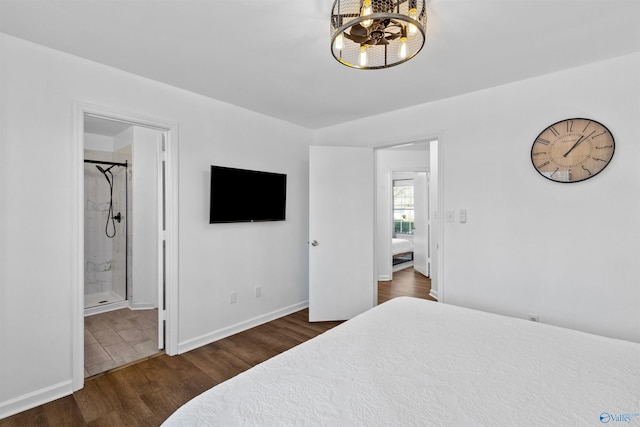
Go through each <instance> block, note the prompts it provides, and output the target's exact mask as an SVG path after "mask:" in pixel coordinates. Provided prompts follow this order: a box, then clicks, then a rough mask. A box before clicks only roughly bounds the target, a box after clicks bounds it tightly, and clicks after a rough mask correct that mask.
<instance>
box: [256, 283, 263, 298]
mask: <svg viewBox="0 0 640 427" xmlns="http://www.w3.org/2000/svg"><path fill="white" fill-rule="evenodd" d="M261 296H262V286H256V298H260V297H261Z"/></svg>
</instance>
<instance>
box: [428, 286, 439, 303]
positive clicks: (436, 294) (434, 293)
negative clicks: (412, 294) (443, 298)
mask: <svg viewBox="0 0 640 427" xmlns="http://www.w3.org/2000/svg"><path fill="white" fill-rule="evenodd" d="M429 296H430V297H433V298H434V299H435V300H436V301H440V300H439V299H438V291H434V290H433V289H431V290H430V291H429Z"/></svg>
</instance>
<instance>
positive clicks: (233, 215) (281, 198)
mask: <svg viewBox="0 0 640 427" xmlns="http://www.w3.org/2000/svg"><path fill="white" fill-rule="evenodd" d="M286 201H287V175H285V174H281V173H272V172H261V171H255V170H246V169H235V168H227V167H223V166H211V192H210V205H209V223H210V224H216V223H228V222H256V221H284V220H285V209H286Z"/></svg>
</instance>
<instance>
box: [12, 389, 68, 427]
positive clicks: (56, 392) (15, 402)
mask: <svg viewBox="0 0 640 427" xmlns="http://www.w3.org/2000/svg"><path fill="white" fill-rule="evenodd" d="M70 394H73V387H72V384H71V380H68V381H63V382H61V383H58V384H54V385H52V386H49V387H45V388H42V389H40V390H36V391H33V392H31V393H27V394H23V395H22V396H18V397H16V398H13V399H11V400H7V401H6V402H0V419H2V418H6V417H10V416H11V415H15V414H17V413H20V412H22V411H26V410H28V409H32V408H35V407H36V406H40V405H44V404H45V403H49V402H51V401H53V400H56V399H59V398H61V397H64V396H68V395H70Z"/></svg>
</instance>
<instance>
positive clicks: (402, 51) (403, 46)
mask: <svg viewBox="0 0 640 427" xmlns="http://www.w3.org/2000/svg"><path fill="white" fill-rule="evenodd" d="M398 56H399V57H400V59H407V38H406V37H400V48H399V49H398Z"/></svg>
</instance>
